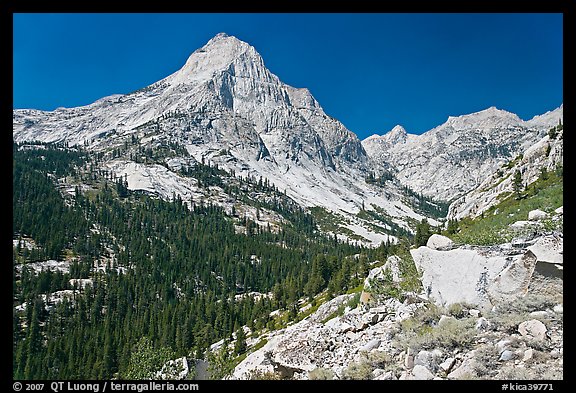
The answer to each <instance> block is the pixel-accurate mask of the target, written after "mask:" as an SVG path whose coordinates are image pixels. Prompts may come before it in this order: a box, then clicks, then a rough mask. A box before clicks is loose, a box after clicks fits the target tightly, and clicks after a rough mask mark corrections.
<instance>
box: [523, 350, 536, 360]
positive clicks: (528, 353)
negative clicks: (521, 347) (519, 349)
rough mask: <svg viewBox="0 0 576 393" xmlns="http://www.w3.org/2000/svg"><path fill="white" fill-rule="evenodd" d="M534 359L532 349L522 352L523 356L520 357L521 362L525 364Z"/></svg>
mask: <svg viewBox="0 0 576 393" xmlns="http://www.w3.org/2000/svg"><path fill="white" fill-rule="evenodd" d="M533 358H534V350H533V349H532V348H528V349H527V350H525V351H524V356H523V357H522V361H523V362H526V361H528V360H531V359H533Z"/></svg>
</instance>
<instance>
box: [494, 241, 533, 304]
mask: <svg viewBox="0 0 576 393" xmlns="http://www.w3.org/2000/svg"><path fill="white" fill-rule="evenodd" d="M535 267H536V256H535V255H534V254H533V253H532V251H530V250H528V251H526V252H525V253H524V254H522V255H520V256H516V257H514V259H513V261H512V263H511V264H510V265H509V266H508V267H506V268H505V269H504V270H502V271H501V272H500V273H498V275H497V276H496V277H494V278H493V279H492V280H490V281H491V283H490V284H489V285H488V287H487V293H488V298H489V299H490V301H491V303H492V304H495V303H497V302H501V301H511V300H513V299H516V298H518V297H519V296H524V295H525V294H526V293H527V292H528V286H529V285H530V280H531V279H532V274H533V273H534V268H535Z"/></svg>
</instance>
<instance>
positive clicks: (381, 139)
mask: <svg viewBox="0 0 576 393" xmlns="http://www.w3.org/2000/svg"><path fill="white" fill-rule="evenodd" d="M562 113H563V106H560V107H559V108H557V109H556V110H554V111H551V112H548V113H546V114H544V115H541V116H536V117H534V118H533V119H532V120H529V121H523V120H521V119H520V118H519V117H518V116H517V115H515V114H513V113H510V112H507V111H504V110H500V109H497V108H495V107H491V108H488V109H486V110H483V111H480V112H476V113H472V114H469V115H463V116H458V117H452V116H450V117H449V118H448V120H447V121H446V122H445V123H444V124H442V125H440V126H438V127H435V128H433V129H432V130H430V131H427V132H425V133H424V134H422V135H412V134H407V133H406V131H405V130H404V129H403V128H402V127H399V126H396V127H394V129H393V130H392V131H390V132H389V133H387V134H385V135H383V136H377V135H373V136H371V137H369V138H367V139H365V140H364V141H363V142H362V145H363V146H364V149H365V150H366V152H367V153H368V155H369V156H370V158H371V160H372V161H373V162H374V163H375V165H379V164H380V163H382V162H386V163H388V164H389V166H391V167H393V168H395V170H396V173H395V174H396V176H397V177H398V179H399V180H400V182H401V183H402V184H406V185H408V186H409V187H411V188H412V189H414V190H416V191H418V192H422V193H423V194H425V195H428V196H432V197H435V198H438V199H442V200H453V199H455V198H456V197H458V196H461V195H462V194H464V193H466V192H468V191H470V190H471V189H473V188H475V187H476V186H478V185H479V184H480V183H481V182H482V181H483V180H484V178H485V177H486V176H488V175H489V174H490V173H492V172H493V171H494V170H495V169H496V168H498V167H499V166H500V165H501V164H502V163H503V162H506V161H508V160H509V159H511V158H514V157H515V156H516V155H517V154H519V153H520V152H522V151H523V150H525V149H526V148H528V147H529V146H531V145H532V144H534V143H536V142H537V141H538V140H539V139H540V138H542V137H543V136H544V134H545V133H546V132H547V131H548V129H549V128H550V127H551V126H555V125H557V124H558V120H559V119H560V118H561V117H562Z"/></svg>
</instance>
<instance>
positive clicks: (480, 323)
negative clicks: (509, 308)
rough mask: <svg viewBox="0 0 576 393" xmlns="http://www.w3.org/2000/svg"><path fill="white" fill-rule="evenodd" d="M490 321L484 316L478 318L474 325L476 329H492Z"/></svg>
mask: <svg viewBox="0 0 576 393" xmlns="http://www.w3.org/2000/svg"><path fill="white" fill-rule="evenodd" d="M490 326H491V324H490V321H488V320H487V319H486V318H484V317H480V318H478V319H477V320H476V325H475V326H474V328H475V329H476V330H488V329H490Z"/></svg>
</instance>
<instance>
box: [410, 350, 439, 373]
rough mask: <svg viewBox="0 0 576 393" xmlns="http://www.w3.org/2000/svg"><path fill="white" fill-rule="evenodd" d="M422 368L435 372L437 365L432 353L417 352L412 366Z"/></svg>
mask: <svg viewBox="0 0 576 393" xmlns="http://www.w3.org/2000/svg"><path fill="white" fill-rule="evenodd" d="M417 365H420V366H424V367H426V368H427V369H428V370H430V371H436V369H437V368H438V365H437V363H436V357H435V356H434V354H432V352H429V351H425V350H422V351H420V352H418V354H417V355H416V357H415V358H414V366H417Z"/></svg>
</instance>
